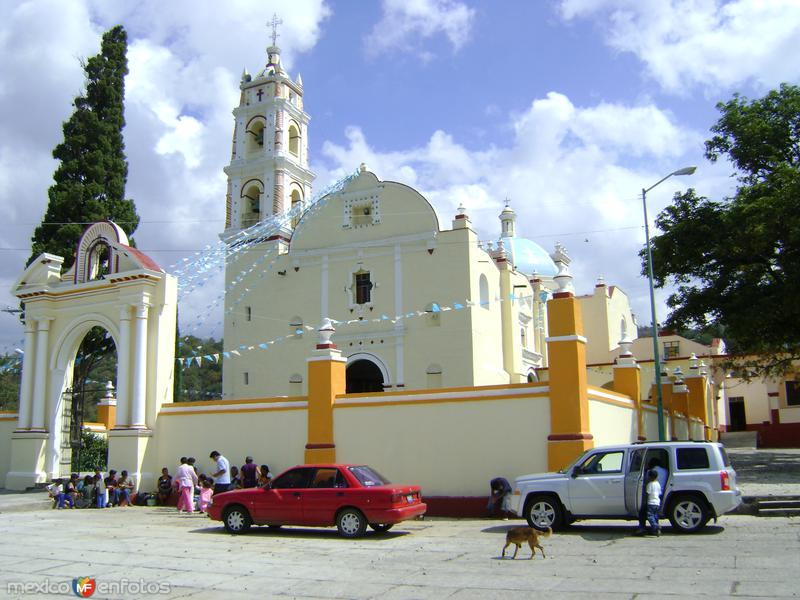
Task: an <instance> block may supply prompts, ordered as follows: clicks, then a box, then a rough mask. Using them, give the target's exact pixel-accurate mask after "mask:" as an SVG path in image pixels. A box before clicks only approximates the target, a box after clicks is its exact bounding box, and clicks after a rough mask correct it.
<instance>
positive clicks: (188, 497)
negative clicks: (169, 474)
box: [175, 456, 197, 513]
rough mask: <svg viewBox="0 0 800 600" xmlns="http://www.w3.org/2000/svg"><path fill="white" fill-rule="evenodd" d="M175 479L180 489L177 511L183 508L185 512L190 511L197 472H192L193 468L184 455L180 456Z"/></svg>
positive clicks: (192, 505)
mask: <svg viewBox="0 0 800 600" xmlns="http://www.w3.org/2000/svg"><path fill="white" fill-rule="evenodd" d="M175 481H176V482H177V484H178V489H179V490H180V492H179V495H178V512H181V511H182V510H184V509H185V510H186V512H189V513H190V512H192V511H193V510H194V487H195V486H196V485H197V473H195V472H194V469H193V468H192V466H191V465H190V464H189V463H188V462H187V459H186V457H185V456H182V457H181V466H180V467H178V472H177V473H176V475H175Z"/></svg>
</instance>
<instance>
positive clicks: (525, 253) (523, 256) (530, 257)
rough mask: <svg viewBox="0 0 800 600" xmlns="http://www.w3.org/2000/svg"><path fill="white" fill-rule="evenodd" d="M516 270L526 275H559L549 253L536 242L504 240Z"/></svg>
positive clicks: (516, 239) (523, 239) (517, 239)
mask: <svg viewBox="0 0 800 600" xmlns="http://www.w3.org/2000/svg"><path fill="white" fill-rule="evenodd" d="M503 244H504V245H505V247H506V251H507V252H508V253H509V255H510V258H511V263H512V264H513V265H514V268H515V269H516V270H517V271H519V272H520V273H524V274H525V275H533V274H534V273H538V274H539V275H544V276H546V277H554V276H555V275H557V274H558V268H557V267H556V264H555V263H554V262H553V259H552V258H550V255H549V254H548V253H547V251H546V250H545V249H544V248H542V247H541V246H540V245H539V244H537V243H536V242H532V241H531V240H526V239H525V238H519V237H511V238H503Z"/></svg>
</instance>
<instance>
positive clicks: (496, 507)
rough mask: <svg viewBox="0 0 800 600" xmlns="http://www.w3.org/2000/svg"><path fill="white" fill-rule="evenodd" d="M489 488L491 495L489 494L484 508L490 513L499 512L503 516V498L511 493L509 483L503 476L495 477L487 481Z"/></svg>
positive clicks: (504, 507) (504, 508) (504, 510)
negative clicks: (487, 502)
mask: <svg viewBox="0 0 800 600" xmlns="http://www.w3.org/2000/svg"><path fill="white" fill-rule="evenodd" d="M489 489H490V490H491V495H490V496H489V504H488V506H487V507H486V510H488V511H489V514H490V515H496V514H497V513H498V512H499V513H500V514H501V515H503V516H505V513H506V506H505V499H506V497H507V496H508V495H509V494H510V493H511V484H510V483H508V480H507V479H506V478H504V477H495V478H494V479H492V480H491V481H490V482H489Z"/></svg>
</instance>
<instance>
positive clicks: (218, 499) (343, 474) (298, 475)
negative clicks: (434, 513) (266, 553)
mask: <svg viewBox="0 0 800 600" xmlns="http://www.w3.org/2000/svg"><path fill="white" fill-rule="evenodd" d="M427 508H428V507H427V506H426V505H425V503H424V502H422V497H421V489H420V487H419V486H405V485H393V484H391V483H389V481H388V480H387V479H385V478H384V477H383V476H382V475H380V474H379V473H378V472H377V471H375V470H374V469H372V468H370V467H368V466H366V465H335V464H319V465H300V466H297V467H293V468H291V469H289V470H287V471H284V472H283V473H281V474H280V475H279V476H278V477H276V478H275V479H273V480H272V482H271V484H270V486H269V487H268V488H260V487H257V488H246V489H240V490H231V491H229V492H224V493H222V494H216V495H215V496H214V497H213V498H212V502H211V505H210V506H209V507H208V516H209V517H210V518H211V519H213V520H215V521H222V522H223V523H224V524H225V529H227V530H228V531H229V532H230V533H244V532H245V531H247V530H248V529H249V528H250V526H251V525H268V526H269V527H274V528H277V527H280V526H282V525H307V526H312V527H330V526H332V525H336V527H337V528H338V529H339V534H340V535H342V536H344V537H349V538H352V537H358V536H360V535H363V534H364V532H365V531H366V529H367V525H369V526H370V527H372V529H374V530H375V531H379V532H382V531H388V530H389V529H390V528H391V527H392V525H394V524H395V523H400V522H401V521H407V520H409V519H413V518H414V517H418V516H420V515H423V514H425V510H426V509H427Z"/></svg>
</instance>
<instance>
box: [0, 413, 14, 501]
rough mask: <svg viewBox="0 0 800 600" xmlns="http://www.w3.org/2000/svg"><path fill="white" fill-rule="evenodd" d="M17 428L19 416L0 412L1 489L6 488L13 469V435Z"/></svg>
mask: <svg viewBox="0 0 800 600" xmlns="http://www.w3.org/2000/svg"><path fill="white" fill-rule="evenodd" d="M16 428H17V414H16V413H11V412H0V488H3V487H5V483H6V473H8V472H9V470H10V469H11V435H12V434H13V433H14V430H15V429H16Z"/></svg>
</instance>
